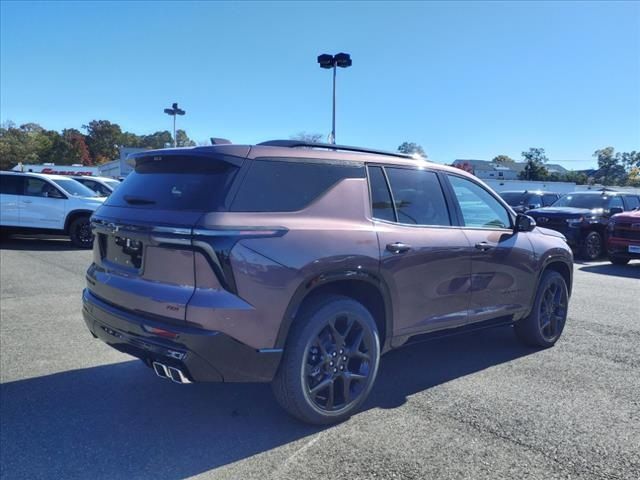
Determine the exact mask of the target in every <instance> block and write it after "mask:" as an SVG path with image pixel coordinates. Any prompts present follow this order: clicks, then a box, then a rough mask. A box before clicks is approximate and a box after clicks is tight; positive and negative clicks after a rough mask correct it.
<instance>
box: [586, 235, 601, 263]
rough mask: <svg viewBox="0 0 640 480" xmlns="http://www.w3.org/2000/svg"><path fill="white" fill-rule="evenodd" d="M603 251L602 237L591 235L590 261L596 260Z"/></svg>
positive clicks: (589, 243)
mask: <svg viewBox="0 0 640 480" xmlns="http://www.w3.org/2000/svg"><path fill="white" fill-rule="evenodd" d="M601 250H602V242H601V240H600V235H597V234H596V235H589V237H588V238H587V255H588V256H589V258H590V259H592V260H593V259H596V258H598V257H599V256H600V251H601Z"/></svg>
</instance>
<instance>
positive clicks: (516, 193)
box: [500, 190, 562, 213]
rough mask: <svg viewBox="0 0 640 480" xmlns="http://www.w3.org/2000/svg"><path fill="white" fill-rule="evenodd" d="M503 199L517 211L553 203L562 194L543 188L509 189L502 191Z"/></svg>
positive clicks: (521, 211) (520, 211) (522, 211)
mask: <svg viewBox="0 0 640 480" xmlns="http://www.w3.org/2000/svg"><path fill="white" fill-rule="evenodd" d="M500 196H501V197H502V199H503V200H504V201H505V202H507V203H508V204H509V205H510V206H511V208H513V210H514V211H515V212H516V213H525V212H527V211H528V210H531V209H534V208H540V207H548V206H550V205H553V204H554V202H556V200H558V199H559V198H560V197H561V196H562V195H560V194H559V193H555V192H545V191H542V190H507V191H504V192H500Z"/></svg>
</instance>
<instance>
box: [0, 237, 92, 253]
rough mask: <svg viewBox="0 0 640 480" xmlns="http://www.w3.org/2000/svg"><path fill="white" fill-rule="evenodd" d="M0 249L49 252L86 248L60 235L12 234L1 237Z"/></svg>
mask: <svg viewBox="0 0 640 480" xmlns="http://www.w3.org/2000/svg"><path fill="white" fill-rule="evenodd" d="M0 250H24V251H40V252H48V251H55V250H85V249H83V248H78V247H76V246H75V245H73V243H71V240H69V237H64V236H61V235H60V236H59V235H12V236H10V237H2V239H0Z"/></svg>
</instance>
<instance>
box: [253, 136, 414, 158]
mask: <svg viewBox="0 0 640 480" xmlns="http://www.w3.org/2000/svg"><path fill="white" fill-rule="evenodd" d="M258 145H264V146H267V147H287V148H298V147H309V148H324V149H327V150H343V151H346V152H362V153H373V154H376V155H389V156H392V157H400V158H409V159H412V160H415V159H416V158H415V157H414V156H412V155H407V154H406V153H400V152H388V151H386V150H374V149H372V148H362V147H352V146H349V145H335V144H333V143H317V142H305V141H304V140H269V141H267V142H262V143H259V144H258Z"/></svg>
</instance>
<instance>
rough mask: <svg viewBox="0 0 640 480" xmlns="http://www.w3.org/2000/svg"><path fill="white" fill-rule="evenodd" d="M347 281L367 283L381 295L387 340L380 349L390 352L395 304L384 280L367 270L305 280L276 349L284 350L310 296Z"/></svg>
mask: <svg viewBox="0 0 640 480" xmlns="http://www.w3.org/2000/svg"><path fill="white" fill-rule="evenodd" d="M345 280H346V281H356V282H363V283H367V284H369V285H371V286H373V287H374V288H376V289H377V290H378V292H379V293H380V295H381V297H382V302H383V304H384V313H385V340H384V344H383V345H381V346H380V348H381V352H385V351H387V350H389V348H390V344H391V338H392V337H393V304H392V301H391V293H390V291H389V287H388V286H387V284H386V283H385V282H384V280H383V279H382V278H380V277H379V276H378V275H376V274H375V273H373V272H370V271H366V270H334V271H328V272H323V273H320V274H317V273H316V274H314V275H312V276H310V277H309V278H307V279H305V281H304V282H302V283H301V284H300V285H299V286H298V288H297V289H296V291H295V293H294V294H293V296H292V297H291V300H290V301H289V305H288V306H287V309H286V310H285V314H284V317H283V319H282V323H281V324H280V329H279V330H278V336H277V337H276V345H275V348H284V346H285V342H286V340H287V337H288V335H289V330H290V328H291V325H292V324H293V321H294V320H295V317H296V314H297V313H298V309H299V308H300V306H301V305H302V303H303V302H304V301H305V299H307V298H308V297H309V295H311V294H312V293H313V292H314V291H317V289H318V288H321V287H324V286H326V285H330V284H332V283H337V282H341V281H345Z"/></svg>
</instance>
